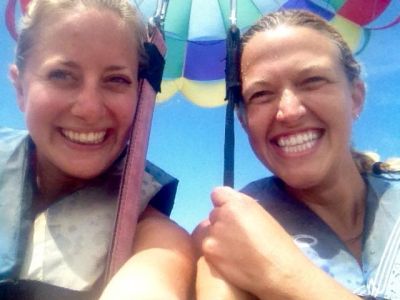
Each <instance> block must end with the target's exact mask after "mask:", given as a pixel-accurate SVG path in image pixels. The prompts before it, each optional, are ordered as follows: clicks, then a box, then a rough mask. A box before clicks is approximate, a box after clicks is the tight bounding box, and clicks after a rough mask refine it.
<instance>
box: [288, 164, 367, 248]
mask: <svg viewBox="0 0 400 300" xmlns="http://www.w3.org/2000/svg"><path fill="white" fill-rule="evenodd" d="M289 192H290V193H292V194H294V196H295V197H296V198H297V199H299V200H300V201H302V202H303V203H304V204H305V205H306V206H308V207H309V208H310V209H311V210H312V211H313V212H314V213H316V214H317V215H318V216H319V217H320V218H321V219H322V220H323V221H324V222H325V223H326V224H328V225H329V226H330V227H331V228H332V229H333V231H335V232H336V234H337V235H338V236H339V238H340V239H342V241H344V242H346V241H349V240H353V239H355V238H356V237H358V236H361V233H362V231H363V227H364V209H365V197H366V186H365V183H364V180H363V178H362V177H361V175H360V173H359V172H358V170H357V168H356V166H355V165H354V164H352V165H351V166H350V168H347V170H346V172H342V173H341V176H335V178H334V179H333V180H331V181H330V182H329V183H328V184H325V185H320V186H317V187H313V188H310V189H305V190H293V189H290V188H289Z"/></svg>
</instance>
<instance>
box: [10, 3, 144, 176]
mask: <svg viewBox="0 0 400 300" xmlns="http://www.w3.org/2000/svg"><path fill="white" fill-rule="evenodd" d="M41 26H42V27H41V29H40V30H39V32H38V34H37V35H36V40H35V41H34V45H33V48H32V49H31V51H30V52H29V55H28V58H27V63H26V68H25V70H24V72H23V73H22V74H21V73H18V71H17V70H16V69H12V71H11V75H12V76H13V78H14V81H15V86H16V88H17V94H18V102H19V106H20V108H21V110H22V111H23V112H24V113H25V118H26V123H27V127H28V130H29V132H30V135H31V137H32V139H33V141H34V143H35V145H36V149H37V162H38V167H39V168H41V171H42V172H43V171H45V172H47V173H49V174H54V175H56V176H57V175H61V176H68V177H74V178H82V179H89V178H93V177H95V176H97V175H99V174H100V173H102V172H103V171H104V170H105V169H106V168H108V167H109V166H110V165H111V164H112V163H113V161H114V160H115V159H116V158H117V156H118V155H119V154H120V153H121V150H122V149H123V148H124V146H125V144H126V140H127V133H128V130H129V127H130V125H131V122H132V118H133V115H134V112H135V108H136V102H137V72H138V57H137V48H136V45H135V41H134V38H133V37H132V32H130V31H129V30H128V29H127V28H126V27H125V26H123V24H122V22H121V20H120V19H119V17H118V16H117V15H115V14H114V13H112V12H110V11H99V10H96V9H78V10H76V11H74V12H72V13H68V14H63V15H60V14H58V15H54V16H52V17H50V18H49V20H46V21H45V22H43V23H42V24H41Z"/></svg>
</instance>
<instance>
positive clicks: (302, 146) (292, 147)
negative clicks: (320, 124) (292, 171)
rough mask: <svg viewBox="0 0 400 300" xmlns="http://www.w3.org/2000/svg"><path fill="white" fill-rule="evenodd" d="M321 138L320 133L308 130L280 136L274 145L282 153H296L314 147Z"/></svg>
mask: <svg viewBox="0 0 400 300" xmlns="http://www.w3.org/2000/svg"><path fill="white" fill-rule="evenodd" d="M321 136H322V132H321V131H318V130H308V131H303V132H301V133H296V134H291V135H285V136H281V137H279V138H277V139H276V141H275V143H276V145H277V146H279V148H280V149H281V150H282V151H283V152H284V153H298V152H303V151H306V150H308V149H311V148H312V147H314V145H315V144H316V143H317V140H318V139H319V138H320V137H321Z"/></svg>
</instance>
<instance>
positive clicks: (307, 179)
mask: <svg viewBox="0 0 400 300" xmlns="http://www.w3.org/2000/svg"><path fill="white" fill-rule="evenodd" d="M277 176H278V177H279V178H280V179H281V180H282V181H283V182H285V184H286V185H287V186H289V187H291V188H293V189H299V190H304V189H310V188H313V187H316V186H318V185H319V184H320V183H321V181H322V180H321V175H320V174H315V173H311V172H294V173H292V174H288V173H285V174H282V175H278V174H277Z"/></svg>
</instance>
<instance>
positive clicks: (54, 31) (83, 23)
mask: <svg viewBox="0 0 400 300" xmlns="http://www.w3.org/2000/svg"><path fill="white" fill-rule="evenodd" d="M134 34H135V33H134V32H132V30H130V28H129V26H128V25H127V24H125V23H124V22H123V21H122V19H121V18H120V17H119V16H118V15H117V14H116V13H114V12H112V11H111V10H107V9H103V10H100V9H96V8H78V9H76V10H74V11H70V10H64V11H59V12H56V13H54V14H51V15H46V19H45V20H42V21H41V22H40V24H39V27H38V28H37V29H36V32H35V35H34V38H33V50H35V48H36V50H39V52H40V51H45V52H49V51H50V50H54V51H55V50H57V51H64V52H70V54H71V55H73V54H79V55H81V54H82V52H84V53H90V52H92V53H99V52H100V50H101V51H102V52H109V53H116V54H120V55H123V54H124V55H126V54H127V53H131V54H130V56H134V55H132V53H135V52H136V48H137V47H136V40H135V38H134Z"/></svg>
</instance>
